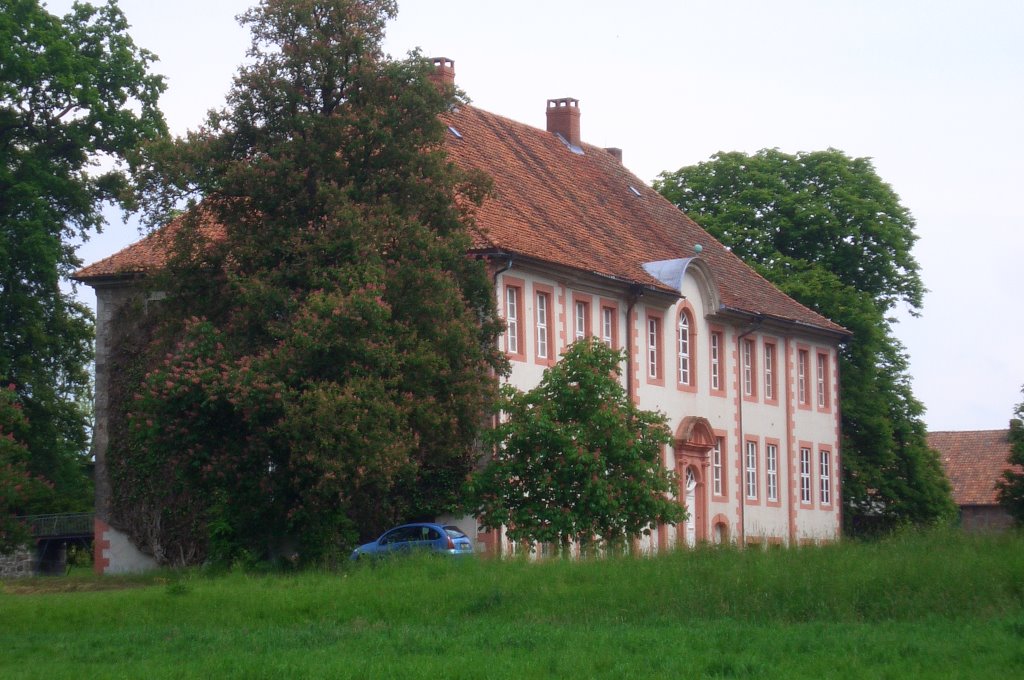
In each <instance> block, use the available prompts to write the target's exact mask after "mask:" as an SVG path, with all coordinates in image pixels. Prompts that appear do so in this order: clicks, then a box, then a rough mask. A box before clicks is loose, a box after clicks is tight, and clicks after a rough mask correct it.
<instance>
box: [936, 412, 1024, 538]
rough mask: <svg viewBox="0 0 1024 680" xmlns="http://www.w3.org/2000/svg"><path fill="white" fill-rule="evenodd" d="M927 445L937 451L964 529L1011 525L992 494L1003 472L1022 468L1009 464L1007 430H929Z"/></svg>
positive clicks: (1015, 424)
mask: <svg viewBox="0 0 1024 680" xmlns="http://www.w3.org/2000/svg"><path fill="white" fill-rule="evenodd" d="M1010 426H1011V427H1021V425H1020V421H1011V423H1010ZM928 446H929V447H931V448H933V449H935V450H936V451H938V452H939V456H940V458H941V460H942V466H943V468H944V469H945V470H946V476H947V477H949V482H950V484H951V485H952V487H953V500H954V501H955V502H956V504H957V506H959V508H960V525H961V526H962V527H963V528H964V529H966V530H968V531H991V530H1001V529H1007V528H1009V527H1010V526H1012V525H1013V518H1012V517H1011V516H1010V514H1009V513H1008V512H1006V510H1005V509H1004V508H1003V507H1002V506H1001V505H1000V504H999V501H998V499H997V495H996V482H997V481H999V480H1000V479H1001V478H1002V476H1003V472H1005V471H1006V470H1014V471H1015V472H1024V470H1022V469H1021V467H1020V466H1019V465H1014V466H1011V465H1010V462H1009V460H1010V448H1011V443H1010V430H966V431H961V432H929V433H928Z"/></svg>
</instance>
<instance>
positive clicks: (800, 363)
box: [796, 349, 810, 406]
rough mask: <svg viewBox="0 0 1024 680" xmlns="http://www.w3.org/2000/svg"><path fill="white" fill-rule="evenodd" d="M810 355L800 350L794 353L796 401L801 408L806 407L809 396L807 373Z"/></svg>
mask: <svg viewBox="0 0 1024 680" xmlns="http://www.w3.org/2000/svg"><path fill="white" fill-rule="evenodd" d="M809 362H810V355H809V354H808V352H807V350H805V349H802V350H800V351H798V352H797V353H796V399H797V402H799V403H800V405H802V406H807V405H808V404H809V402H808V401H807V400H808V398H809V397H810V395H809V394H808V393H807V392H808V385H807V379H808V377H809V376H808V373H809V372H810V365H809Z"/></svg>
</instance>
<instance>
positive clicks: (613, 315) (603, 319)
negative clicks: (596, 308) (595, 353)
mask: <svg viewBox="0 0 1024 680" xmlns="http://www.w3.org/2000/svg"><path fill="white" fill-rule="evenodd" d="M598 323H599V324H600V326H599V327H598V337H600V338H601V340H602V341H604V343H605V344H606V345H608V346H609V347H611V348H612V349H621V348H622V346H621V345H620V344H619V305H618V303H617V302H615V301H614V300H607V299H605V298H601V316H600V318H599V320H598Z"/></svg>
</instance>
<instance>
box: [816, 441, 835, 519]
mask: <svg viewBox="0 0 1024 680" xmlns="http://www.w3.org/2000/svg"><path fill="white" fill-rule="evenodd" d="M818 489H819V490H818V500H819V501H820V502H821V504H822V505H832V452H831V451H829V450H828V449H822V450H820V451H818Z"/></svg>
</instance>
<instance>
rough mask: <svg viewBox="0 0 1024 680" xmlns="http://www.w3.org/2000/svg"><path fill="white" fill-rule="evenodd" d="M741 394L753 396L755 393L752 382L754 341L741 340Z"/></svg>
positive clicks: (755, 389)
mask: <svg viewBox="0 0 1024 680" xmlns="http://www.w3.org/2000/svg"><path fill="white" fill-rule="evenodd" d="M742 361H743V396H745V397H753V396H755V395H756V393H757V385H756V384H755V383H754V341H753V340H744V341H743V357H742Z"/></svg>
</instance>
